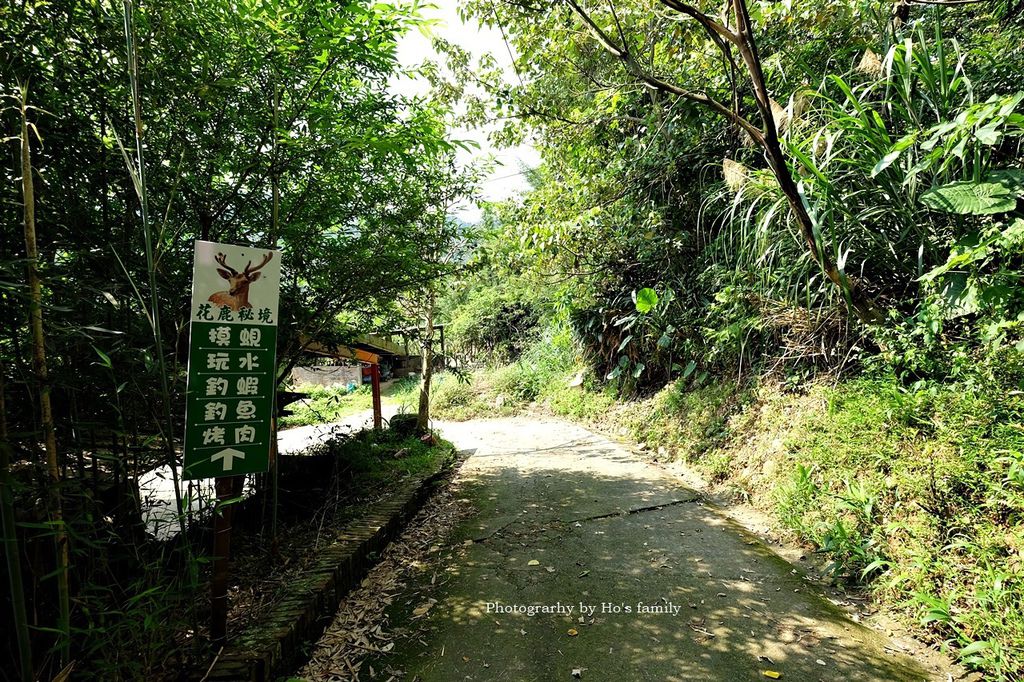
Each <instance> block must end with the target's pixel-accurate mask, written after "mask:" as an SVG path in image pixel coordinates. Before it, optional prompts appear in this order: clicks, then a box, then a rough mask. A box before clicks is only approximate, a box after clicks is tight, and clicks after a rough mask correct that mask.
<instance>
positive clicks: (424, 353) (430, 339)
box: [416, 290, 435, 433]
mask: <svg viewBox="0 0 1024 682" xmlns="http://www.w3.org/2000/svg"><path fill="white" fill-rule="evenodd" d="M434 298H435V294H434V291H433V290H431V291H430V292H429V293H428V294H427V312H426V315H425V319H424V322H425V327H424V330H423V338H422V340H421V343H422V349H421V351H420V358H421V360H422V367H421V377H422V379H421V381H420V409H419V413H418V414H417V418H416V431H417V433H426V432H427V431H428V430H429V429H430V380H431V378H433V375H434Z"/></svg>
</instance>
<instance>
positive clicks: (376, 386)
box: [370, 363, 384, 429]
mask: <svg viewBox="0 0 1024 682" xmlns="http://www.w3.org/2000/svg"><path fill="white" fill-rule="evenodd" d="M370 384H371V386H372V387H373V428H375V429H379V428H380V427H381V426H382V423H383V420H384V415H383V414H381V409H380V365H379V364H377V363H374V364H372V365H370Z"/></svg>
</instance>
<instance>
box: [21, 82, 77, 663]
mask: <svg viewBox="0 0 1024 682" xmlns="http://www.w3.org/2000/svg"><path fill="white" fill-rule="evenodd" d="M20 108H21V193H22V201H23V204H22V205H23V209H24V210H23V216H24V226H25V261H26V266H27V270H28V288H29V323H30V325H31V327H32V364H33V367H34V369H35V375H36V383H37V384H38V387H39V421H40V424H41V425H42V429H43V446H44V448H45V450H46V474H47V486H46V487H47V491H46V492H47V501H48V503H49V504H48V506H49V516H50V524H51V525H52V526H53V538H54V543H55V545H56V553H57V576H56V577H57V601H58V605H59V616H58V618H59V620H58V623H57V630H58V631H59V633H60V635H59V636H60V643H59V644H60V646H59V649H60V658H61V665H67V664H68V662H69V661H70V659H71V622H70V621H71V594H70V591H69V588H68V567H69V565H70V560H69V552H68V536H67V532H66V531H65V529H64V514H63V510H62V506H61V496H60V465H59V463H58V460H57V435H56V431H55V429H54V424H53V407H52V405H51V404H50V377H49V375H48V374H47V370H46V336H45V334H44V333H43V291H42V282H41V280H40V277H39V249H38V248H37V246H36V202H35V186H34V184H33V178H32V146H31V144H30V143H29V130H30V128H31V130H33V131H34V130H35V126H30V125H29V122H28V88H27V87H23V88H22V90H21V102H20Z"/></svg>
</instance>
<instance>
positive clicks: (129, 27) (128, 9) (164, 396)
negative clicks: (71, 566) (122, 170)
mask: <svg viewBox="0 0 1024 682" xmlns="http://www.w3.org/2000/svg"><path fill="white" fill-rule="evenodd" d="M134 16H135V11H134V9H133V6H132V1H131V0H124V37H125V42H126V44H127V50H128V78H129V80H130V81H131V89H132V112H133V114H134V118H135V158H136V168H135V174H136V180H137V182H136V189H137V191H138V195H139V211H140V213H141V216H140V217H141V219H142V235H143V239H144V241H145V248H146V274H147V275H148V276H149V307H150V310H149V320H150V325H151V327H152V331H153V345H154V346H155V347H156V361H157V372H158V373H159V374H160V393H161V402H162V406H163V419H164V425H163V427H162V428H161V432H162V434H161V435H162V436H163V441H164V446H165V448H166V450H167V464H168V467H169V468H170V470H171V481H172V483H173V485H174V501H175V503H176V505H177V510H178V527H179V529H180V531H181V535H182V540H183V542H185V544H186V546H187V545H188V536H187V528H186V526H185V513H184V506H183V504H182V497H181V483H180V482H179V480H178V468H177V464H178V462H177V456H176V454H175V451H174V418H173V416H172V413H171V393H170V385H169V383H168V381H167V360H166V358H165V357H164V341H163V333H162V331H161V329H160V297H159V295H158V293H157V281H156V267H155V265H154V259H153V237H152V234H151V230H150V225H149V201H148V199H147V192H146V164H145V159H144V157H143V154H142V102H141V97H140V95H139V64H138V59H137V56H136V51H135V21H134Z"/></svg>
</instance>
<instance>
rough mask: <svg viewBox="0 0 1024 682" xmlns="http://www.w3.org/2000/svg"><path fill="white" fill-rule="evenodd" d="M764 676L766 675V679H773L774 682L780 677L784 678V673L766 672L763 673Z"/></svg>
mask: <svg viewBox="0 0 1024 682" xmlns="http://www.w3.org/2000/svg"><path fill="white" fill-rule="evenodd" d="M763 675H764V676H765V677H770V678H772V679H773V680H777V679H779V678H780V677H782V673H777V672H775V671H774V670H765V671H764V672H763Z"/></svg>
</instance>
